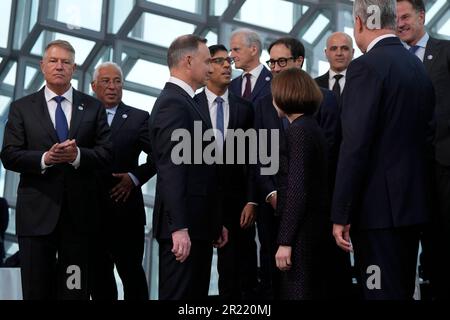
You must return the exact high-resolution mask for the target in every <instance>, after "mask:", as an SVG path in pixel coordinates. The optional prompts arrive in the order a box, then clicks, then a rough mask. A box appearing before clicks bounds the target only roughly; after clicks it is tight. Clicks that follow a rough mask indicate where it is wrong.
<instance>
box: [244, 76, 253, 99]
mask: <svg viewBox="0 0 450 320" xmlns="http://www.w3.org/2000/svg"><path fill="white" fill-rule="evenodd" d="M251 77H252V75H251V73H246V74H245V75H244V78H245V79H246V82H245V90H244V93H243V94H242V98H244V99H247V100H250V99H251V96H252V81H251Z"/></svg>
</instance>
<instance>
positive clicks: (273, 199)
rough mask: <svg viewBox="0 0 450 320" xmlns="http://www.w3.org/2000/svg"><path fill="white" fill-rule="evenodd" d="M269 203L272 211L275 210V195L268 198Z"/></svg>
mask: <svg viewBox="0 0 450 320" xmlns="http://www.w3.org/2000/svg"><path fill="white" fill-rule="evenodd" d="M269 203H270V205H271V206H272V208H273V210H277V193H276V192H274V193H273V194H272V195H271V196H270V198H269Z"/></svg>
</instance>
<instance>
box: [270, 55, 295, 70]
mask: <svg viewBox="0 0 450 320" xmlns="http://www.w3.org/2000/svg"><path fill="white" fill-rule="evenodd" d="M291 59H293V60H295V58H294V57H289V58H279V59H278V60H274V59H270V60H267V61H266V63H267V65H268V66H269V68H271V69H273V68H275V63H277V64H278V66H279V67H281V68H283V67H286V66H287V63H288V61H289V60H291Z"/></svg>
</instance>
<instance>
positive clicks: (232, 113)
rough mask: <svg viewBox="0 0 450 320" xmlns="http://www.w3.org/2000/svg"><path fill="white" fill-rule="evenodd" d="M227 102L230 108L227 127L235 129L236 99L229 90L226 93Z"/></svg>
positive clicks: (236, 117)
mask: <svg viewBox="0 0 450 320" xmlns="http://www.w3.org/2000/svg"><path fill="white" fill-rule="evenodd" d="M228 102H229V103H228V105H229V108H230V118H229V120H228V126H227V129H236V125H237V124H236V122H237V119H238V111H239V108H238V106H237V101H236V99H235V97H234V95H233V94H232V93H231V92H229V93H228Z"/></svg>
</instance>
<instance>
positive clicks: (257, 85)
mask: <svg viewBox="0 0 450 320" xmlns="http://www.w3.org/2000/svg"><path fill="white" fill-rule="evenodd" d="M261 52H262V45H261V39H260V37H259V35H258V34H257V33H256V32H254V31H253V30H250V29H244V28H243V29H237V30H235V31H234V32H233V33H232V34H231V38H230V56H231V57H232V58H233V59H234V63H235V67H236V69H242V70H243V73H242V75H241V76H239V77H237V78H236V79H234V80H233V81H232V82H231V84H230V91H231V92H232V93H234V94H235V95H237V96H239V97H243V98H244V99H246V100H249V101H251V102H252V103H253V104H255V103H256V101H258V100H259V99H261V98H262V97H264V96H265V95H267V94H268V93H270V82H271V80H272V74H271V73H270V72H269V70H267V69H266V68H265V67H264V65H263V64H261V62H260V61H259V58H260V56H261Z"/></svg>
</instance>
